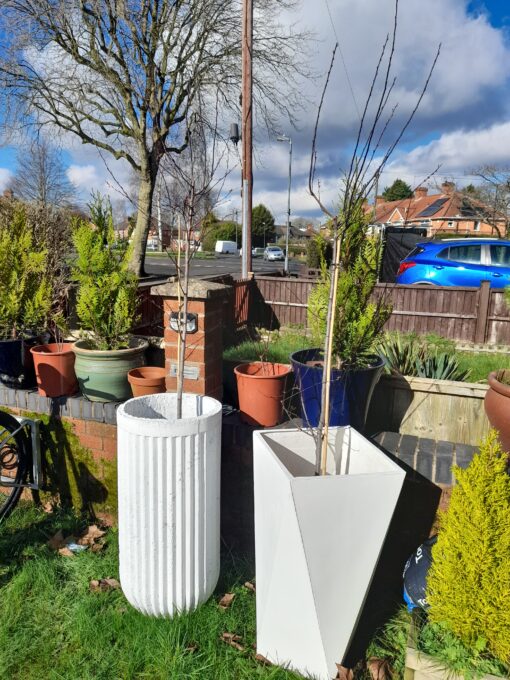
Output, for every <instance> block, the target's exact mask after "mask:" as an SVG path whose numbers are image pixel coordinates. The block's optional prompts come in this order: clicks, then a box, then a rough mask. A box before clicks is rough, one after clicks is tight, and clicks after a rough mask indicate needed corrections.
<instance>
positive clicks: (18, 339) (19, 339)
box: [0, 334, 44, 342]
mask: <svg viewBox="0 0 510 680" xmlns="http://www.w3.org/2000/svg"><path fill="white" fill-rule="evenodd" d="M43 335H44V334H43ZM40 337H41V336H40V335H38V334H34V335H28V334H27V335H18V336H17V337H16V338H2V337H0V342H23V340H37V338H40Z"/></svg>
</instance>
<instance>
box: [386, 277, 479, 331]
mask: <svg viewBox="0 0 510 680" xmlns="http://www.w3.org/2000/svg"><path fill="white" fill-rule="evenodd" d="M376 295H378V296H379V295H386V296H387V297H388V298H389V300H390V301H391V303H392V305H393V311H392V314H391V317H390V319H389V321H388V323H387V324H386V328H387V329H388V330H390V331H400V332H402V333H409V332H412V331H414V332H416V333H420V334H427V333H436V334H437V335H441V336H442V337H444V338H450V339H452V340H463V341H466V342H474V341H475V335H476V330H477V321H478V316H479V313H480V311H481V310H480V309H479V306H480V305H479V298H480V289H478V288H454V287H444V288H436V287H434V286H396V285H392V284H378V285H377V286H376Z"/></svg>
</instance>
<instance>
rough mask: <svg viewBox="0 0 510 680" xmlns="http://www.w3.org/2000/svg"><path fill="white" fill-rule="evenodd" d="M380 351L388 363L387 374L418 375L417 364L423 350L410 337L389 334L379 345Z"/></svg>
mask: <svg viewBox="0 0 510 680" xmlns="http://www.w3.org/2000/svg"><path fill="white" fill-rule="evenodd" d="M378 351H379V352H380V354H381V355H382V356H383V357H384V359H385V361H386V364H385V370H386V372H387V373H392V374H397V375H410V376H413V375H416V373H415V371H416V362H417V361H419V357H420V351H421V348H420V347H419V346H418V345H417V344H416V343H415V342H414V341H412V339H410V338H409V337H406V336H404V335H401V334H400V333H395V334H392V335H390V334H388V333H387V334H386V335H385V336H384V338H383V339H382V341H381V342H380V343H379V345H378Z"/></svg>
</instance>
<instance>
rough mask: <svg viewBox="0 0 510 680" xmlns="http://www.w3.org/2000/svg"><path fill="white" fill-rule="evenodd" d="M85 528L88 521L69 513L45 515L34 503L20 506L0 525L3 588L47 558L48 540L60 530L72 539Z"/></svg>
mask: <svg viewBox="0 0 510 680" xmlns="http://www.w3.org/2000/svg"><path fill="white" fill-rule="evenodd" d="M86 525H87V521H86V519H85V518H82V517H79V516H78V515H76V514H74V513H72V512H70V511H66V510H58V511H56V512H52V513H43V511H41V510H40V509H38V508H36V507H35V506H34V505H32V504H31V503H28V502H27V503H25V502H22V503H20V505H19V506H18V507H17V508H16V509H15V510H14V512H13V513H12V515H11V516H10V517H9V518H8V519H7V520H6V521H5V522H4V523H3V524H0V587H2V586H5V585H6V584H7V583H8V582H9V581H10V580H11V578H12V576H13V575H14V573H15V572H16V571H17V570H18V569H20V568H21V567H22V566H23V564H24V563H25V562H26V561H27V560H30V559H37V558H38V557H42V556H44V555H46V556H47V555H48V548H47V543H48V540H49V539H50V538H51V537H52V536H54V535H55V534H56V533H57V531H58V530H59V529H60V530H62V532H63V534H64V536H70V535H71V534H76V533H79V532H80V531H81V530H83V529H84V528H85V526H86Z"/></svg>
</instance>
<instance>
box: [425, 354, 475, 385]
mask: <svg viewBox="0 0 510 680" xmlns="http://www.w3.org/2000/svg"><path fill="white" fill-rule="evenodd" d="M424 352H427V350H426V349H424ZM416 375H417V376H418V377H419V378H433V379H435V380H458V381H462V380H466V378H467V377H468V376H469V369H461V368H460V366H459V362H458V359H457V357H455V356H454V355H452V354H448V353H446V352H443V353H441V354H431V355H429V356H425V357H420V358H419V360H418V361H417V363H416Z"/></svg>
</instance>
